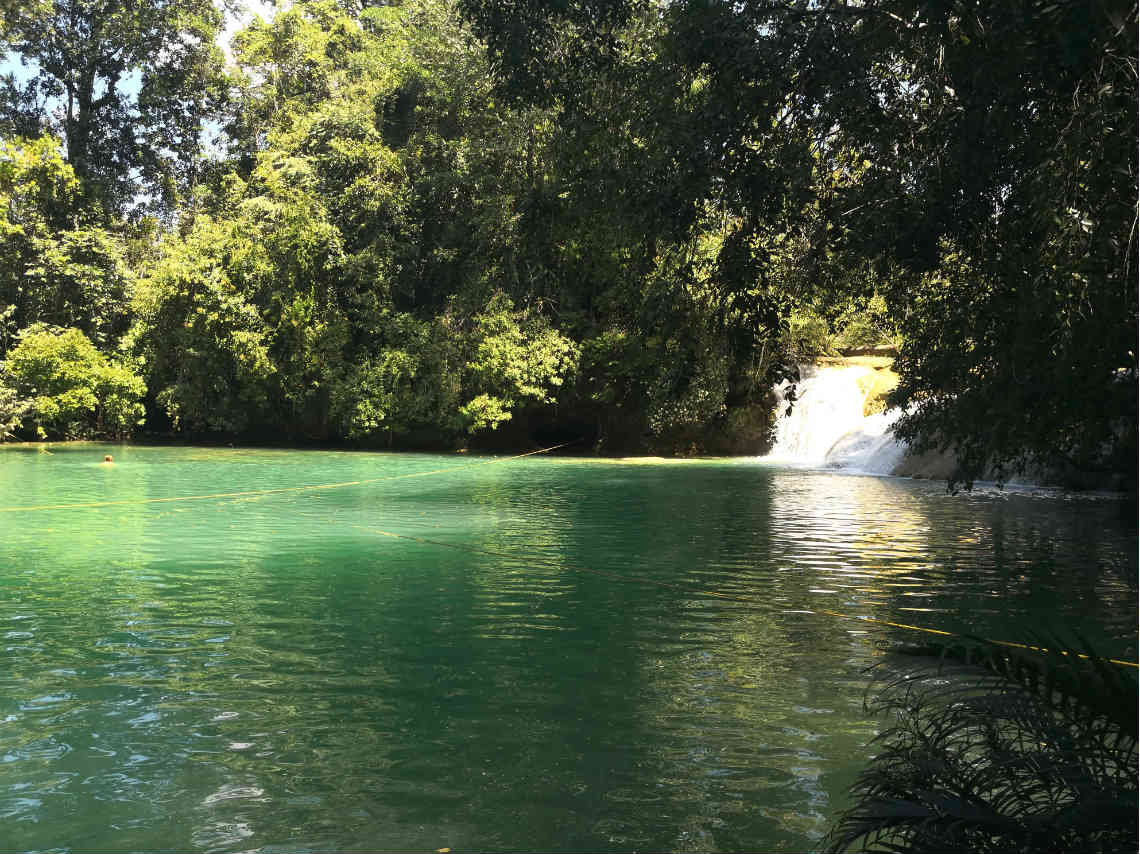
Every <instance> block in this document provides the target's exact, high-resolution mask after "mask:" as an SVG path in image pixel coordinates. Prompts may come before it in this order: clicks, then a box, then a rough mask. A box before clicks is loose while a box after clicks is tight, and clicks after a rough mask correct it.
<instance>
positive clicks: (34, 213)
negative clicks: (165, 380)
mask: <svg viewBox="0 0 1140 854" xmlns="http://www.w3.org/2000/svg"><path fill="white" fill-rule="evenodd" d="M0 209H2V210H3V212H4V216H3V218H2V219H0V256H2V257H3V258H4V262H3V263H2V264H0V310H6V311H7V312H8V314H7V318H6V319H7V321H8V324H9V326H10V327H11V328H14V329H20V328H24V327H27V326H30V325H32V324H33V323H48V324H54V325H57V326H68V327H76V328H78V329H81V330H82V331H83V332H84V333H85V334H86V335H87V336H88V337H90V338H91V339H92V340H93V341H94V342H95V343H96V345H98V346H100V347H103V348H109V347H111V346H112V344H113V343H114V341H115V340H116V339H117V338H118V337H119V336H120V335H122V334H123V332H124V331H125V330H126V326H127V313H128V309H129V299H130V289H131V286H132V281H133V276H132V274H131V272H130V270H129V268H128V265H127V263H126V261H125V258H124V245H123V241H122V239H121V238H120V237H119V236H118V235H117V234H116V233H115V232H112V231H109V230H107V229H105V228H103V227H101V226H99V225H98V224H96V223H93V222H92V221H91V218H90V216H89V213H88V212H87V211H85V210H84V208H83V206H82V203H81V200H80V194H79V183H78V181H77V179H76V178H75V173H74V170H73V169H72V168H71V166H70V165H69V164H68V163H66V162H65V161H64V160H63V157H62V154H61V152H60V148H59V143H58V140H56V139H54V138H53V137H50V136H44V137H40V138H38V139H18V138H17V139H12V140H0ZM7 346H8V336H6V335H2V334H0V355H2V354H3V353H4V352H5V350H6V349H7Z"/></svg>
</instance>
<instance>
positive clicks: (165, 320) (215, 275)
mask: <svg viewBox="0 0 1140 854" xmlns="http://www.w3.org/2000/svg"><path fill="white" fill-rule="evenodd" d="M235 230H236V229H234V228H233V227H232V226H231V227H230V228H227V227H226V226H225V225H219V224H216V223H213V222H209V221H206V220H201V221H200V222H199V223H198V225H197V227H196V229H195V231H194V232H193V233H192V234H191V235H190V236H189V237H188V238H187V239H186V240H185V241H179V242H176V243H174V244H173V245H171V246H170V247H168V248H167V252H166V255H165V256H164V257H163V258H162V259H161V261H160V262H159V263H158V264H157V265H156V266H155V268H154V270H153V271H152V272H151V274H150V275H149V276H148V277H147V278H145V279H144V280H143V281H141V282H140V283H139V289H138V293H137V294H136V297H135V301H134V312H135V315H136V317H137V321H136V325H135V327H134V328H133V329H132V330H131V333H130V336H129V341H128V343H129V346H131V347H132V349H134V350H135V351H136V352H137V353H138V354H139V355H140V358H141V360H142V362H143V365H144V366H145V369H146V371H147V376H148V379H149V385H150V388H151V391H152V394H153V395H154V400H155V402H156V403H157V404H158V405H159V406H160V407H162V409H163V410H165V412H166V414H167V415H168V417H169V418H170V421H171V423H172V425H173V427H174V428H175V429H176V430H181V431H183V432H185V433H187V434H189V435H194V434H200V433H203V432H226V433H237V432H240V431H242V430H244V429H246V428H247V427H248V426H250V424H257V423H259V422H260V421H262V420H264V419H266V418H268V396H269V382H270V378H271V377H272V375H273V373H274V371H275V366H274V364H273V362H272V359H271V357H270V353H269V340H268V339H269V330H268V329H267V328H266V326H265V323H264V321H263V320H262V318H261V315H260V314H259V312H258V311H257V309H256V307H255V306H254V305H251V304H250V302H249V300H248V299H247V298H246V297H245V296H244V295H243V294H242V293H241V292H240V291H239V290H238V289H237V288H236V287H235V285H234V283H233V281H232V280H231V278H230V276H229V275H228V273H227V270H226V268H225V265H224V262H223V258H224V253H225V251H226V249H227V248H228V247H227V244H229V243H231V242H238V244H239V245H242V242H243V241H245V240H246V239H247V238H246V236H245V235H244V234H238V235H235V234H234V231H235Z"/></svg>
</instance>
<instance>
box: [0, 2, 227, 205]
mask: <svg viewBox="0 0 1140 854" xmlns="http://www.w3.org/2000/svg"><path fill="white" fill-rule="evenodd" d="M221 20H222V15H221V11H220V10H219V9H218V8H217V7H216V6H215V5H214V4H213V3H211V2H210V0H144V2H141V3H123V2H120V0H45V2H36V3H27V4H24V3H20V4H15V5H14V6H13V7H11V8H6V9H5V15H4V27H3V29H0V49H2V50H4V51H6V52H10V53H14V54H16V55H18V56H19V57H20V58H21V61H22V62H24V63H25V65H26V66H27V67H28V68H29V70H30V71H31V72H32V73H33V77H32V79H31V81H30V82H29V84H27V85H26V86H24V87H23V88H21V87H19V86H17V85H16V84H15V81H14V79H12V80H9V81H8V85H7V87H6V94H7V99H6V102H5V103H4V104H3V105H0V106H2V109H3V112H4V114H5V118H6V119H7V120H8V122H9V123H10V124H11V125H13V126H14V127H15V128H16V129H17V130H19V131H20V132H22V133H28V132H30V130H29V128H28V124H29V120H34V121H37V122H38V124H39V128H40V129H41V130H43V131H48V132H51V133H54V134H56V135H58V136H59V137H60V138H61V139H63V140H64V144H65V148H66V156H67V161H68V163H69V164H70V165H71V167H72V168H73V169H74V171H75V175H76V176H77V178H78V179H79V181H80V182H81V184H82V187H83V191H84V193H85V194H88V200H89V203H90V204H92V205H100V204H101V205H103V206H104V208H105V210H106V212H107V213H117V212H119V211H120V210H123V209H125V208H126V207H128V206H129V205H131V204H132V203H133V202H134V200H135V199H136V197H137V196H139V194H140V192H147V193H150V194H152V195H153V197H154V201H160V202H162V203H165V204H166V205H167V206H169V205H171V204H172V203H173V201H174V199H175V196H176V194H177V192H178V191H179V190H185V189H186V188H187V187H188V186H191V185H192V184H193V183H194V180H195V176H196V175H197V172H198V160H197V158H198V154H199V151H200V137H201V121H202V118H203V117H204V116H205V115H206V114H207V113H208V112H209V110H210V109H211V107H212V105H213V103H214V102H215V101H217V99H218V98H219V97H220V96H221V94H222V89H221V88H220V79H221V78H220V74H219V71H220V69H221V67H222V61H221V53H220V51H219V50H218V48H217V46H216V45H215V44H214V40H215V37H216V36H217V33H218V30H219V27H220V25H221Z"/></svg>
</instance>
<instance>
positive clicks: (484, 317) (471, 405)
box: [459, 294, 578, 433]
mask: <svg viewBox="0 0 1140 854" xmlns="http://www.w3.org/2000/svg"><path fill="white" fill-rule="evenodd" d="M470 338H471V344H470V348H471V355H470V357H469V360H468V362H467V364H466V371H467V376H466V378H465V379H466V382H465V383H464V392H465V396H466V397H470V399H469V400H468V401H467V402H466V403H464V404H463V405H462V406H461V407H460V409H459V414H460V415H461V416H462V418H463V419H464V421H465V422H466V425H467V429H468V430H469V431H470V432H472V433H474V432H475V431H477V430H481V429H485V428H490V429H492V430H493V429H495V428H496V427H497V426H498V425H499V424H500V423H502V422H503V421H508V420H510V418H511V414H512V411H513V410H514V409H516V408H518V407H519V406H521V405H522V404H524V403H550V402H552V401H553V399H554V398H553V397H552V392H553V391H554V390H556V389H557V388H558V387H559V386H561V385H562V384H563V382H564V381H565V380H566V378H567V376H569V375H570V374H571V372H572V371H573V370H574V368H575V364H576V362H577V357H578V348H577V347H576V346H575V344H574V342H572V341H570V340H569V339H568V338H566V336H564V335H562V334H560V333H559V332H558V331H557V330H555V329H552V328H551V327H550V325H549V324H548V323H547V322H546V321H545V319H544V318H542V317H541V316H540V315H534V314H532V313H530V312H528V311H525V310H524V311H515V310H514V306H513V305H512V303H511V301H510V300H509V299H508V298H506V297H505V296H504V295H502V294H496V295H495V296H494V297H492V299H491V301H490V302H489V303H488V304H487V306H486V308H485V309H484V310H483V311H482V312H480V313H479V314H477V315H476V316H475V317H474V318H473V329H472V330H471V333H470ZM472 395H473V396H472Z"/></svg>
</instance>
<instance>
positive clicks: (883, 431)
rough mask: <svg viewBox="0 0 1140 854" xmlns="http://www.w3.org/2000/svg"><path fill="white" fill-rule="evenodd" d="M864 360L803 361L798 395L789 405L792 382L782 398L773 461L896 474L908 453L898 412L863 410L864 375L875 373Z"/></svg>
mask: <svg viewBox="0 0 1140 854" xmlns="http://www.w3.org/2000/svg"><path fill="white" fill-rule="evenodd" d="M873 370H874V369H873V368H869V367H864V366H861V365H835V366H832V365H801V366H800V381H799V383H797V384H796V399H795V403H794V405H793V406H792V408H791V412H790V413H789V412H788V411H787V409H788V406H787V403H786V398H785V396H784V395H785V392H786V390H787V385H786V384H785V385H782V386H780V387H779V388H777V389H776V395H777V397H778V399H779V403H778V412H779V415H778V417H777V421H776V441H775V444H774V445H773V446H772V451H771V453H770V454H769V455H768V457H767V459H769V460H771V461H773V462H781V463H794V464H799V465H816V466H826V467H828V468H838V469H844V470H847V471H859V472H867V473H871V474H891V473H892V472H893V471H894V470H895V468H896V467H897V466H898V465H899V463H900V462H901V461H902V458H903V457H904V456H905V455H906V445H905V444H903V443H901V442H898V441H896V440H895V438H894V434H893V433H892V432H891V428H892V426H893V424H894V422H895V419H896V418H897V417H898V413H897V412H890V413H886V412H880V413H876V414H874V415H864V409H863V407H864V404H865V402H866V398H867V394H868V391H866V390H864V388H863V387H861V383H860V379H862V378H865V377H868V376H869V375H870V374H871V373H873Z"/></svg>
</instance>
